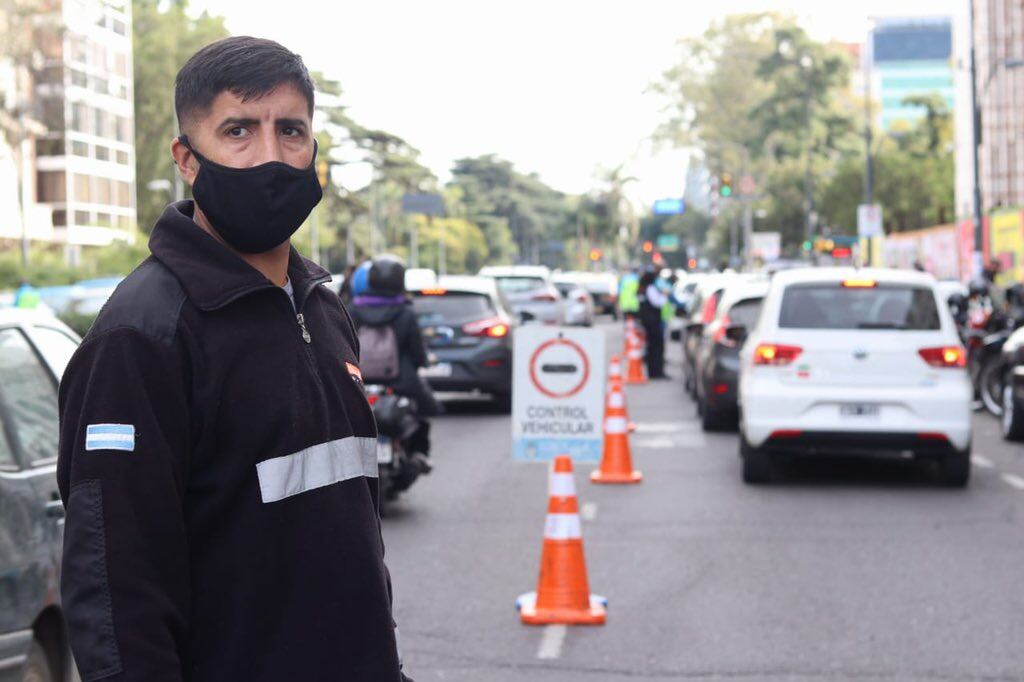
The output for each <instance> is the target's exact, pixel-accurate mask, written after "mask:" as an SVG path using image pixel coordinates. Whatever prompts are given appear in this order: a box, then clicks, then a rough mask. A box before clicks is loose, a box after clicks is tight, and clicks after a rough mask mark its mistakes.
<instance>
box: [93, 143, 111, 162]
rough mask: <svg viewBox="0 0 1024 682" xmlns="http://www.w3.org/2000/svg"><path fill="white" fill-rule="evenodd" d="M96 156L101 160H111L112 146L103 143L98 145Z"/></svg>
mask: <svg viewBox="0 0 1024 682" xmlns="http://www.w3.org/2000/svg"><path fill="white" fill-rule="evenodd" d="M96 158H97V159H99V160H100V161H110V147H104V146H103V145H101V144H98V145H96Z"/></svg>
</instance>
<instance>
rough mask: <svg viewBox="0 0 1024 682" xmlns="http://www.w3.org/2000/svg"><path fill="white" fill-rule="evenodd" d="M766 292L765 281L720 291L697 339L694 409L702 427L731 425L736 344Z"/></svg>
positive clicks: (734, 416)
mask: <svg viewBox="0 0 1024 682" xmlns="http://www.w3.org/2000/svg"><path fill="white" fill-rule="evenodd" d="M767 293H768V282H767V281H764V282H752V283H745V282H737V283H735V284H734V285H732V286H729V287H727V288H726V289H725V290H724V291H723V292H722V294H721V299H720V301H719V302H718V306H717V310H716V312H715V318H714V320H712V321H711V322H710V323H709V324H708V325H707V326H705V327H704V330H703V333H702V334H701V335H700V337H699V339H698V341H697V343H698V346H697V351H696V359H695V368H696V371H695V374H696V385H695V388H696V393H695V395H696V400H697V412H698V413H699V414H700V417H701V426H702V427H703V428H704V430H705V431H717V430H720V429H724V428H729V427H734V426H735V425H736V421H737V417H738V408H737V405H738V402H737V387H738V384H739V369H740V358H739V352H740V346H742V345H743V343H742V338H743V336H744V333H745V330H748V329H753V327H754V325H755V324H756V323H757V317H758V315H759V314H760V313H761V303H762V301H763V300H764V297H765V295H766V294H767Z"/></svg>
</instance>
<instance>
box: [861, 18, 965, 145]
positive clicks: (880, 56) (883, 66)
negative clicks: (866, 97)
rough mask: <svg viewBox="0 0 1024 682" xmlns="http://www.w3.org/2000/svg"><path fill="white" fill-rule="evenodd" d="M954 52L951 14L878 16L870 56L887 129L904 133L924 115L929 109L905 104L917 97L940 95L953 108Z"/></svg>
mask: <svg viewBox="0 0 1024 682" xmlns="http://www.w3.org/2000/svg"><path fill="white" fill-rule="evenodd" d="M952 53H953V26H952V21H951V19H949V18H948V17H935V18H912V19H898V18H883V19H879V20H877V22H876V24H875V28H874V30H873V31H872V36H871V54H870V59H871V64H872V67H873V68H872V80H873V83H872V89H873V91H874V92H873V96H874V98H875V100H876V101H879V102H881V105H882V106H881V111H880V119H881V126H882V130H884V131H885V132H892V133H899V132H901V131H902V130H905V129H908V128H910V127H911V126H912V125H914V123H915V122H916V121H917V120H918V119H920V118H922V117H923V116H924V114H925V111H926V109H925V108H924V107H920V106H908V105H906V104H905V103H904V102H905V100H906V99H907V98H908V97H911V96H914V95H930V94H937V95H939V96H940V97H942V99H943V100H944V101H945V102H946V104H947V106H948V107H949V109H950V111H952V110H953V65H952V63H951V57H952Z"/></svg>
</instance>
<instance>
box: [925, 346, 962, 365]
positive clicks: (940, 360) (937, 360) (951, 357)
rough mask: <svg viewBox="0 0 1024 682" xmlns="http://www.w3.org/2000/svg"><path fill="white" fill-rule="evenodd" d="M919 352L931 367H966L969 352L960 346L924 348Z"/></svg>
mask: <svg viewBox="0 0 1024 682" xmlns="http://www.w3.org/2000/svg"><path fill="white" fill-rule="evenodd" d="M917 354H918V355H920V356H921V358H922V359H924V361H925V362H927V363H928V365H929V366H931V367H966V366H967V353H965V352H964V349H963V348H961V347H960V346H941V347H939V348H922V349H921V350H919V351H917Z"/></svg>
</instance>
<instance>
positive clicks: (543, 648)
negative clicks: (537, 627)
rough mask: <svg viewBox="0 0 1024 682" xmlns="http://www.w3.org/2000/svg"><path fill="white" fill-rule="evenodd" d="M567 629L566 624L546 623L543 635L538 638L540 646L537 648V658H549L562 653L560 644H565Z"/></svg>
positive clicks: (556, 656)
mask: <svg viewBox="0 0 1024 682" xmlns="http://www.w3.org/2000/svg"><path fill="white" fill-rule="evenodd" d="M568 631H569V628H568V626H566V625H547V626H545V627H544V635H543V636H542V637H541V639H540V647H539V648H538V649H537V658H541V659H545V660H550V659H554V658H558V657H560V656H561V655H562V645H563V644H565V635H566V633H567V632H568Z"/></svg>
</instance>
